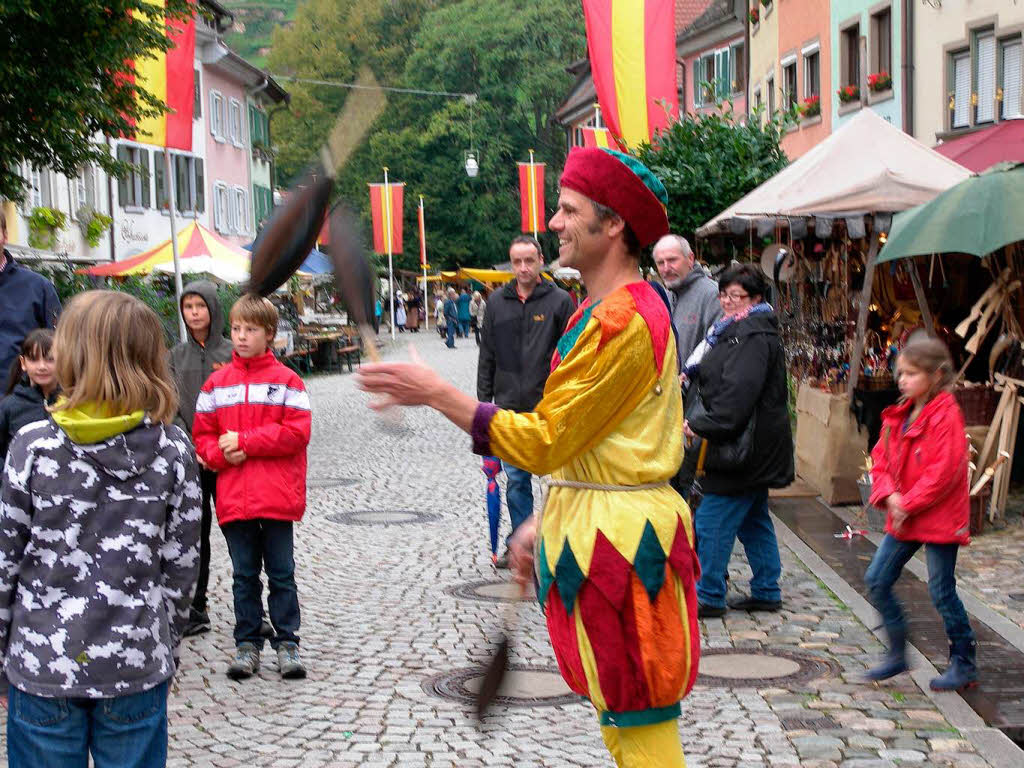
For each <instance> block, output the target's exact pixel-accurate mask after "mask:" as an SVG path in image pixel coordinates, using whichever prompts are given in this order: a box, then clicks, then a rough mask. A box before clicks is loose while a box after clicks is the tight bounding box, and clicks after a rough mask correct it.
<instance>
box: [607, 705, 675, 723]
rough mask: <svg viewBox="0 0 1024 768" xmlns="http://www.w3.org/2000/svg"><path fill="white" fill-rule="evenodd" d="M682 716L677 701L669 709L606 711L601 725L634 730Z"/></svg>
mask: <svg viewBox="0 0 1024 768" xmlns="http://www.w3.org/2000/svg"><path fill="white" fill-rule="evenodd" d="M681 714H682V710H681V709H680V708H679V702H678V701H677V702H676V703H675V704H669V705H668V706H667V707H652V708H651V709H638V710H634V711H632V712H609V711H605V712H602V713H601V725H610V726H612V727H614V728H634V727H636V726H638V725H654V724H655V723H664V722H665V721H666V720H675V719H676V718H677V717H679V715H681Z"/></svg>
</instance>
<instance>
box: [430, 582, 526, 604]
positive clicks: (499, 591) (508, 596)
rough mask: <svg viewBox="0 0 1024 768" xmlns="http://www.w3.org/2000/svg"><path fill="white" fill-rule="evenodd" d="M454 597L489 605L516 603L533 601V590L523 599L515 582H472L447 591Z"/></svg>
mask: <svg viewBox="0 0 1024 768" xmlns="http://www.w3.org/2000/svg"><path fill="white" fill-rule="evenodd" d="M445 592H447V593H448V594H449V595H452V596H453V597H461V598H464V599H466V600H483V601H485V602H489V603H514V602H517V601H519V600H522V601H524V602H525V601H527V600H533V599H534V594H533V589H530V591H529V593H528V594H527V595H525V596H523V597H520V596H519V585H518V584H516V583H515V582H514V581H471V582H468V583H466V584H456V585H455V586H454V587H449V588H448V589H446V590H445Z"/></svg>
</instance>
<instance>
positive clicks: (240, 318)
mask: <svg viewBox="0 0 1024 768" xmlns="http://www.w3.org/2000/svg"><path fill="white" fill-rule="evenodd" d="M228 319H229V320H230V321H231V322H232V323H235V322H242V323H252V324H253V325H260V326H263V328H265V329H266V331H267V336H268V337H269V338H271V339H272V338H274V336H276V335H277V319H278V314H277V307H275V306H274V305H273V304H272V303H271V301H270V299H265V298H263V297H262V296H259V295H257V294H255V293H247V294H245V295H244V296H242V297H241V298H240V299H239V300H238V301H236V302H235V303H234V304H233V305H232V307H231V313H230V314H229V315H228Z"/></svg>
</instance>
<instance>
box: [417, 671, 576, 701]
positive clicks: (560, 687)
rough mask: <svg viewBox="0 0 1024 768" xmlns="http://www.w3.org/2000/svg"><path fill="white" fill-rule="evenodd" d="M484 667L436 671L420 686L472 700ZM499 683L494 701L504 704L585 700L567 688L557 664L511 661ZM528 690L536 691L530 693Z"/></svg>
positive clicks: (442, 695)
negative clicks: (541, 665)
mask: <svg viewBox="0 0 1024 768" xmlns="http://www.w3.org/2000/svg"><path fill="white" fill-rule="evenodd" d="M484 671H485V670H484V669H483V667H471V668H468V669H456V670H454V671H453V672H445V673H444V674H441V675H435V676H434V677H431V678H430V679H428V680H426V681H425V682H424V683H423V690H424V691H426V692H427V693H429V694H430V695H431V696H438V697H440V698H442V699H449V700H451V701H458V702H462V703H464V704H475V702H476V688H475V685H474V684H477V685H478V684H479V681H481V680H482V679H483V676H484ZM502 686H503V690H504V691H505V692H502V691H499V692H498V695H497V696H496V697H495V699H494V703H495V704H499V705H504V706H506V707H557V706H561V705H563V704H579V703H582V702H585V701H586V699H585V698H583V697H582V696H578V695H577V694H575V693H573V692H572V691H570V690H569V688H568V686H566V684H565V681H564V680H562V675H561V673H559V671H558V668H557V667H533V666H522V665H510V666H509V668H508V672H506V674H505V680H504V681H503V683H502ZM531 690H532V691H538V692H539V693H538V694H535V695H530V693H529V691H531Z"/></svg>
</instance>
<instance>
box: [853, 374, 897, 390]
mask: <svg viewBox="0 0 1024 768" xmlns="http://www.w3.org/2000/svg"><path fill="white" fill-rule="evenodd" d="M857 386H858V387H859V388H861V389H863V390H866V391H868V392H877V391H878V390H880V389H892V388H893V387H894V386H895V383H894V379H893V377H892V373H890V372H889V371H888V370H886V371H879V372H878V373H873V374H871V375H870V376H861V377H860V378H859V379H858V380H857Z"/></svg>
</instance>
